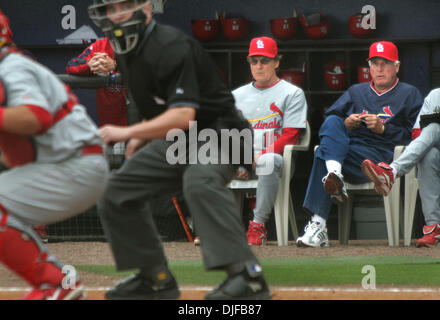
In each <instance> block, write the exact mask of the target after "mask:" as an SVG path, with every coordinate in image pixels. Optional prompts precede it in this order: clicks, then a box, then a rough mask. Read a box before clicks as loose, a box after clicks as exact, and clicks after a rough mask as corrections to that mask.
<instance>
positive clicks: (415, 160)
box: [392, 123, 440, 225]
mask: <svg viewBox="0 0 440 320" xmlns="http://www.w3.org/2000/svg"><path fill="white" fill-rule="evenodd" d="M415 165H417V169H418V171H417V179H418V182H419V194H420V200H421V202H422V210H423V215H424V217H425V223H426V224H427V225H432V224H436V223H437V224H440V124H438V123H431V124H430V125H428V126H426V127H425V128H423V129H422V131H421V133H420V136H419V137H418V138H417V139H415V140H413V141H412V142H411V143H410V144H409V145H408V146H407V147H406V148H405V150H404V152H403V153H402V155H401V156H400V157H399V158H398V159H397V160H396V161H394V162H393V163H392V166H393V167H394V168H395V169H396V170H397V173H398V174H399V176H403V175H405V174H407V173H408V172H409V171H410V170H411V168H413V167H414V166H415Z"/></svg>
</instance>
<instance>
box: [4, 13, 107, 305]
mask: <svg viewBox="0 0 440 320" xmlns="http://www.w3.org/2000/svg"><path fill="white" fill-rule="evenodd" d="M0 150H1V155H2V158H1V160H2V162H3V163H5V164H6V166H7V167H8V168H9V169H8V170H7V171H4V172H2V173H1V174H0V262H1V263H2V264H4V265H5V266H6V267H8V268H9V269H10V270H12V271H13V272H15V273H16V274H17V275H19V276H20V277H21V278H23V279H24V280H26V281H27V282H28V283H29V284H30V285H31V286H32V287H33V290H32V291H31V292H30V293H29V294H27V295H26V296H25V297H24V298H25V299H28V300H44V299H50V300H68V299H79V298H82V297H83V294H84V290H83V287H82V285H81V283H80V282H79V280H78V279H72V278H70V276H69V279H70V280H69V281H67V282H64V281H63V279H65V274H64V273H63V265H62V264H61V263H60V262H59V261H58V260H56V259H55V257H54V256H52V255H51V254H50V253H49V252H48V250H47V249H46V248H45V247H44V245H43V243H42V242H41V240H40V238H39V237H38V236H37V234H36V233H35V232H34V230H33V229H32V226H33V225H41V224H51V223H56V222H59V221H62V220H65V219H68V218H70V217H72V216H74V215H76V214H79V213H81V212H84V211H85V210H87V209H88V208H89V207H91V206H93V205H94V204H95V203H96V201H97V200H98V199H99V198H100V197H101V196H102V194H103V192H104V189H105V185H106V182H107V178H108V167H107V163H106V159H105V158H104V155H103V144H102V141H101V139H100V136H99V131H98V129H97V127H96V126H95V125H94V123H93V121H92V120H91V119H90V117H89V116H88V115H87V113H86V111H85V108H84V107H83V106H81V105H79V104H78V101H77V99H76V97H75V96H74V95H73V94H72V93H71V92H70V89H69V88H68V87H67V86H64V85H63V83H61V82H60V81H59V80H58V78H57V77H56V76H55V75H54V74H53V73H52V72H51V71H49V70H48V69H47V68H45V67H44V66H42V65H40V64H38V63H36V62H34V61H32V60H30V59H28V58H26V57H24V56H23V55H22V54H20V52H19V51H18V50H17V49H16V47H15V45H14V44H13V42H12V32H11V29H10V28H9V20H8V19H7V17H6V16H5V15H4V14H3V13H2V12H1V11H0ZM71 276H72V274H71ZM70 281H72V282H70Z"/></svg>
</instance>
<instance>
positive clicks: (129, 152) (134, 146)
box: [125, 138, 148, 159]
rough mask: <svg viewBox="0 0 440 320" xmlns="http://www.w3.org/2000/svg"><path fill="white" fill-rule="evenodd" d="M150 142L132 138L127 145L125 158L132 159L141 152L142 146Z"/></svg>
mask: <svg viewBox="0 0 440 320" xmlns="http://www.w3.org/2000/svg"><path fill="white" fill-rule="evenodd" d="M147 142H148V141H147V140H142V139H136V138H132V139H130V141H129V142H128V144H127V147H126V149H125V158H126V159H130V158H131V157H132V156H133V154H134V153H135V152H136V151H137V150H139V149H140V148H141V147H142V146H144V145H145V144H146V143H147Z"/></svg>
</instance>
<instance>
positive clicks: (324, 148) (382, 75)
mask: <svg viewBox="0 0 440 320" xmlns="http://www.w3.org/2000/svg"><path fill="white" fill-rule="evenodd" d="M368 63H369V66H370V73H371V78H372V81H371V83H360V84H356V85H353V86H351V87H350V88H349V89H348V90H347V91H346V92H345V93H344V94H343V95H342V96H341V97H340V98H339V99H338V100H337V101H336V102H335V103H334V104H333V105H332V106H331V107H330V108H329V109H328V110H327V112H326V119H325V121H324V123H323V124H322V126H321V128H320V130H319V138H320V145H319V147H318V149H317V150H316V152H315V155H314V161H313V167H312V172H311V174H310V178H309V184H308V187H307V192H306V196H305V200H304V204H303V207H304V208H305V209H306V210H307V211H308V212H309V213H311V214H312V218H311V221H310V222H309V223H308V224H307V226H306V227H305V234H304V235H303V236H302V237H299V238H298V239H297V245H298V246H308V247H323V246H328V245H329V241H328V235H327V228H326V220H327V218H328V215H329V213H330V209H331V206H332V199H333V200H334V201H337V202H343V201H345V200H346V198H347V192H346V191H345V188H344V180H346V181H348V182H350V183H364V182H367V181H368V180H367V179H366V178H365V176H364V175H363V173H362V170H361V164H362V161H363V160H364V159H374V160H372V161H374V162H375V163H378V162H381V161H384V162H386V163H389V162H391V161H392V159H393V154H394V147H395V146H396V145H407V144H408V143H409V142H410V141H411V130H412V128H413V125H414V122H415V120H416V118H417V114H418V112H419V110H420V108H421V106H422V104H423V99H422V96H421V94H420V92H419V91H418V90H417V88H415V87H413V86H411V85H409V84H406V83H403V82H400V81H399V78H398V77H397V73H398V72H399V67H400V62H399V56H398V50H397V47H396V46H395V45H394V44H393V43H392V42H388V41H380V42H375V43H373V44H372V45H371V46H370V52H369V57H368Z"/></svg>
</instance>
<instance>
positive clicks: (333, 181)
mask: <svg viewBox="0 0 440 320" xmlns="http://www.w3.org/2000/svg"><path fill="white" fill-rule="evenodd" d="M322 183H323V184H324V190H325V192H327V193H328V194H329V195H330V196H331V197H332V199H335V200H336V201H338V202H340V203H343V202H344V201H345V200H347V199H348V194H347V190H346V189H345V186H344V178H343V177H342V175H341V174H338V173H336V172H329V173H328V174H327V175H326V176H325V177H324V178H323V179H322Z"/></svg>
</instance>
